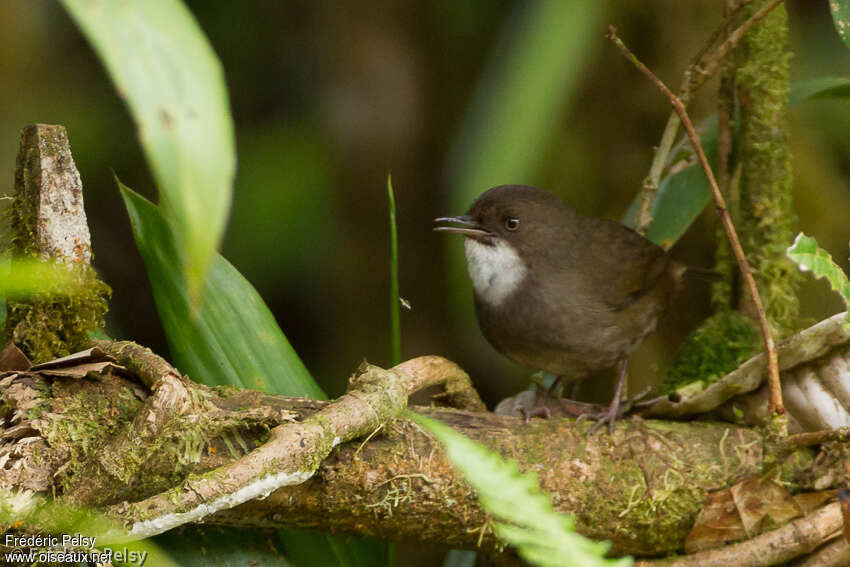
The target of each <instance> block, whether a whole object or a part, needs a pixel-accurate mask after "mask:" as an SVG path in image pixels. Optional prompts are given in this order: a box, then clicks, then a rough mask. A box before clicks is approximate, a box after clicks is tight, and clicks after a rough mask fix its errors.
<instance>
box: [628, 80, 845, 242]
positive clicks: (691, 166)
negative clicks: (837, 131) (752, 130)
mask: <svg viewBox="0 0 850 567" xmlns="http://www.w3.org/2000/svg"><path fill="white" fill-rule="evenodd" d="M847 97H850V79H845V78H843V77H819V78H817V79H809V80H806V81H798V82H796V83H794V84H793V85H792V86H791V92H790V94H789V97H788V101H789V102H788V104H789V106H793V105H795V104H799V103H800V102H803V101H806V100H814V99H823V98H847ZM698 130H699V131H700V141H701V142H702V145H703V149H704V150H705V153H706V156H707V157H708V161H709V163H711V164H712V167H714V162H715V160H716V156H717V116H716V115H713V116H711V117H710V118H708V119H706V120H705V121H704V122H703V123H702V124H701V125H700V127H699V128H698ZM670 156H671V157H670V162H669V163H668V164H667V167H668V168H670V169H676V173H674V174H672V175H668V176H667V177H665V178H663V179H662V180H661V183H659V185H658V193H657V194H656V196H655V200H654V201H653V204H652V224H651V225H650V227H649V230H647V232H646V237H647V238H648V239H649V240H651V241H653V242H655V243H656V244H661V245H665V246H672V245H673V244H674V243H675V242H676V241H677V240H679V238H680V237H681V236H682V234H684V233H685V231H686V230H687V229H688V227H689V226H691V224H693V222H694V221H695V220H696V218H697V217H698V216H699V214H700V213H701V212H702V210H703V209H704V208H705V206H706V205H708V203H709V202H710V201H711V188H710V187H709V186H708V181H707V180H706V178H705V173H704V172H703V170H702V167H701V166H700V165H699V164H698V163H696V160H695V159H694V158H693V151H692V149H691V145H690V141H689V140H687V139H686V138H683V139H682V140H681V141H680V142H679V143H678V144H677V146H676V147H675V148H674V149H673V151H671V152H670ZM688 162H690V163H688ZM639 200H640V195H637V196H635V198H634V200H633V201H632V203H631V204H630V205H629V208H628V210H627V211H626V213H625V215H623V218H622V219H621V222H622V223H623V224H625V225H627V226H634V220H635V214H636V213H637V208H638V203H639Z"/></svg>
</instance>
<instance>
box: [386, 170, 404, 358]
mask: <svg viewBox="0 0 850 567" xmlns="http://www.w3.org/2000/svg"><path fill="white" fill-rule="evenodd" d="M387 199H388V201H389V206H390V336H391V339H390V341H391V343H392V349H391V350H392V365H393V366H395V365H396V364H399V363H400V362H401V314H400V310H401V297H399V294H398V231H397V230H396V225H395V195H394V194H393V180H392V177H390V176H389V175H388V176H387Z"/></svg>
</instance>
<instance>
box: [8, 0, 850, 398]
mask: <svg viewBox="0 0 850 567" xmlns="http://www.w3.org/2000/svg"><path fill="white" fill-rule="evenodd" d="M186 3H187V5H188V7H189V8H190V10H191V11H192V12H193V13H194V15H195V16H196V18H197V19H198V21H199V23H200V26H201V27H202V29H203V30H204V31H205V33H206V34H207V36H208V37H209V39H210V42H211V43H212V45H213V47H214V48H215V50H216V52H217V54H218V56H219V57H220V58H221V60H222V63H223V66H224V69H225V73H226V77H227V84H228V88H229V91H230V97H231V107H232V111H233V114H234V117H235V121H236V129H237V130H236V133H237V153H238V170H237V178H236V189H235V194H234V205H233V210H232V214H231V220H230V226H229V228H228V231H227V235H226V237H225V242H224V247H223V254H224V255H225V257H227V258H228V259H229V260H230V261H231V262H232V263H233V264H234V265H235V266H236V267H237V268H238V269H239V270H240V271H241V272H242V273H243V274H244V275H245V276H246V277H247V278H248V279H249V280H250V281H251V282H252V283H253V284H254V285H255V286H256V287H257V289H258V290H259V292H260V293H261V295H262V296H263V297H264V298H265V300H266V302H267V303H268V304H269V306H270V307H271V309H272V310H273V312H274V313H275V315H276V317H277V319H278V321H279V323H280V325H281V327H282V328H283V330H284V331H285V333H286V334H287V336H288V338H289V339H290V341H291V342H292V344H293V346H294V347H295V349H296V350H297V351H298V353H299V354H300V355H301V357H302V358H303V359H304V361H305V363H306V364H307V367H308V368H309V369H310V370H311V371H312V372H313V374H314V376H315V377H316V379H317V380H318V381H319V383H320V384H321V385H322V386H323V387H324V388H325V390H326V391H327V392H328V393H329V394H330V395H338V394H339V393H341V392H342V390H343V389H344V384H345V380H346V379H347V377H348V376H349V374H350V373H351V372H352V371H353V370H354V369H355V368H356V366H357V365H358V363H359V362H360V361H361V360H362V359H363V358H366V359H368V360H369V361H370V362H373V363H377V364H387V363H388V362H389V359H390V340H389V317H388V313H387V301H386V298H387V295H388V291H389V279H388V276H389V264H388V254H389V240H388V233H389V232H388V227H387V202H386V193H385V189H384V188H385V181H386V175H387V172H389V171H391V172H392V175H393V184H394V187H395V191H396V200H397V206H398V213H397V214H398V223H399V247H400V258H401V261H400V278H401V285H400V288H401V295H402V296H403V297H405V298H406V299H408V300H409V301H410V303H411V304H412V306H413V309H412V311H403V312H402V354H403V358H409V357H413V356H417V355H420V354H429V353H436V354H441V355H444V356H446V357H448V358H450V359H452V360H455V361H457V362H458V363H459V364H461V366H463V367H464V368H466V369H467V370H468V371H469V372H470V374H471V375H472V377H473V380H474V381H475V382H476V384H477V386H478V387H479V389H480V390H481V392H482V395H483V396H484V398H485V400H486V401H487V402H488V404H490V405H491V406H492V405H493V404H494V403H496V402H497V401H498V400H499V399H501V398H502V397H504V396H506V395H510V394H512V393H514V392H516V391H517V390H518V389H521V388H523V387H525V384H526V381H525V377H526V376H527V374H528V371H527V370H525V369H522V368H520V367H518V366H515V365H513V364H511V363H509V362H507V361H506V360H505V359H503V358H502V357H501V356H500V355H498V354H497V353H496V352H495V351H494V350H493V349H492V348H490V347H489V345H487V343H486V342H485V341H484V339H483V338H482V337H481V336H480V333H479V332H478V330H477V328H476V327H475V324H474V319H473V311H472V302H471V286H470V284H469V281H468V279H467V278H466V276H465V274H464V273H463V271H462V270H461V267H462V265H461V263H460V262H459V259H460V250H461V243H460V239H455V238H446V237H443V236H441V235H436V234H433V233H432V232H431V219H433V218H434V217H436V216H440V215H447V214H459V213H462V212H463V211H464V210H465V208H466V207H467V206H468V204H469V203H470V202H471V200H472V199H473V197H474V196H475V195H476V194H478V193H480V192H481V191H483V190H485V189H486V188H487V187H488V186H489V185H494V184H500V183H527V184H532V185H537V186H540V187H543V188H547V189H549V190H551V191H553V192H556V193H557V194H559V195H560V196H561V197H563V198H564V199H565V200H567V201H568V202H570V203H571V204H572V205H573V206H574V207H575V208H576V209H577V210H578V211H579V212H581V213H583V214H586V215H594V216H605V217H609V218H619V217H620V216H621V215H622V213H623V212H624V211H625V209H626V207H627V206H628V203H629V202H630V201H631V199H632V198H633V196H634V194H635V193H636V191H637V189H638V188H639V187H640V184H641V181H642V179H643V177H644V176H645V175H646V173H647V171H648V168H649V164H650V161H651V159H652V147H653V145H655V144H657V143H658V140H659V138H660V135H661V131H662V129H663V126H664V123H665V121H666V119H667V116H668V114H669V112H670V106H669V104H668V103H667V102H666V100H665V99H664V98H663V97H662V96H661V95H660V94H659V93H658V92H657V91H656V89H655V88H654V87H653V86H652V85H651V84H650V83H649V82H648V81H647V80H646V79H645V78H644V77H643V76H642V75H640V74H638V73H637V72H636V71H635V70H634V69H633V68H632V66H631V65H630V64H628V63H627V62H626V61H625V60H623V59H622V57H621V56H620V55H619V53H618V52H617V51H616V50H615V49H614V48H613V47H612V46H611V45H610V44H609V43H608V42H607V40H605V38H604V29H605V25H606V24H608V23H612V24H614V25H616V26H617V27H618V29H619V31H620V34H621V36H622V37H623V38H624V40H625V41H626V42H627V43H628V44H629V45H630V46H631V47H632V49H633V50H634V51H635V52H636V53H638V54H639V56H640V57H641V58H642V59H643V60H644V61H645V62H646V63H647V64H648V65H649V66H650V67H651V68H653V69H654V70H655V71H656V72H657V73H658V74H659V75H660V76H661V77H662V78H664V79H665V80H666V81H667V82H668V83H669V84H671V85H678V84H679V81H680V77H681V73H682V71H683V70H684V67H685V65H686V64H687V62H688V60H689V59H690V58H691V56H692V55H693V54H694V53H695V52H696V51H697V49H698V48H699V47H700V46H701V45H702V42H703V41H704V40H705V39H706V38H707V37H708V35H709V34H710V33H711V31H712V30H713V28H714V27H715V26H716V25H717V23H718V22H719V21H720V12H721V6H722V2H720V1H718V0H713V1H708V0H705V1H703V0H699V1H696V0H693V1H690V2H677V1H674V0H644V1H640V2H638V1H621V2H597V1H596V0H589V1H573V2H550V3H546V4H538V3H526V2H497V1H483V0H467V1H465V2H459V3H458V2H450V1H446V0H435V1H428V2H425V1H408V2H390V1H385V0H384V1H373V2H368V3H367V2H361V3H345V4H342V3H332V2H304V1H297V2H280V3H278V2H257V1H253V2H251V1H245V2H240V3H238V4H236V3H233V2H225V1H223V0H203V1H201V0H193V1H187V2H186ZM787 5H788V9H789V14H790V24H791V36H792V49H793V51H794V53H795V57H794V60H793V66H792V74H793V77H794V78H795V79H803V78H810V77H817V76H824V75H833V76H848V77H850V54H848V52H847V50H846V48H845V47H844V46H843V45H842V44H841V42H840V40H839V38H838V36H837V35H836V34H835V32H834V30H833V26H832V22H831V19H830V16H829V13H828V8H827V2H826V0H823V1H818V2H809V1H803V0H795V1H789V2H788V3H787ZM0 69H2V81H0V189H1V190H8V189H11V185H12V180H13V172H14V163H15V155H16V152H17V144H18V134H19V131H20V129H21V128H22V127H23V126H24V125H25V124H27V123H32V122H46V123H60V124H64V125H65V126H66V127H67V128H68V133H69V136H70V140H71V146H72V149H73V151H74V156H75V159H76V162H77V166H78V168H79V169H80V172H81V175H82V178H83V184H84V187H85V196H86V209H87V212H88V215H89V223H90V226H91V229H92V239H93V248H94V253H95V256H96V258H95V265H96V267H97V268H98V269H99V270H100V272H101V273H102V274H103V277H104V278H105V280H106V281H107V282H108V283H109V284H110V285H111V286H112V287H113V290H114V294H113V303H112V311H111V314H110V316H109V332H110V333H111V334H112V335H113V336H117V337H121V338H129V339H133V340H136V341H138V342H140V343H142V344H144V345H147V346H150V347H151V348H153V349H154V350H155V351H158V352H163V353H164V352H167V347H166V344H165V340H164V337H163V333H162V329H161V327H160V324H159V322H158V320H157V317H156V310H155V308H154V304H153V298H152V296H151V292H150V286H149V284H148V282H147V276H146V274H145V271H144V267H143V265H142V262H141V259H140V257H139V254H138V252H137V251H136V247H135V245H134V243H133V239H132V234H131V230H130V225H129V221H128V219H127V215H126V212H125V210H124V206H123V204H122V202H121V198H120V196H119V193H118V190H117V188H116V186H115V183H114V180H113V178H112V173H111V171H110V170H114V171H115V172H116V173H117V174H118V175H119V176H120V177H121V179H122V180H123V181H124V182H125V183H126V184H127V185H128V186H131V187H133V188H135V189H137V190H139V191H140V192H142V193H143V194H145V195H147V196H149V197H151V198H153V197H155V194H156V193H155V187H154V185H153V180H152V178H151V175H150V173H149V171H148V170H147V166H146V164H145V162H144V159H143V156H142V153H141V149H140V147H139V143H138V141H137V138H136V135H135V132H134V129H133V125H132V123H131V120H130V117H129V114H128V111H127V109H126V108H125V106H124V104H123V103H122V101H121V100H120V99H119V97H118V95H117V94H116V92H115V90H114V88H113V87H112V85H111V84H110V82H109V80H108V79H107V76H106V73H105V71H104V70H103V68H102V67H101V65H100V64H99V63H98V61H97V60H96V58H95V56H94V54H93V52H92V50H91V48H90V47H89V45H88V44H87V43H86V41H85V40H84V39H83V38H82V36H81V35H80V32H79V31H78V30H77V29H76V27H75V26H74V25H73V24H72V23H71V21H70V20H69V18H68V16H67V15H66V14H65V12H64V11H63V10H62V9H61V8H60V6H59V5H58V4H57V3H55V2H53V1H49V0H27V1H9V2H3V3H0ZM715 92H716V81H715V82H712V83H710V84H708V85H707V86H705V87H704V88H703V89H702V90H701V91H700V93H699V95H698V96H697V97H696V100H695V102H694V105H693V111H692V114H693V116H694V117H695V118H696V119H700V118H704V117H705V116H707V115H708V114H710V113H711V112H713V106H712V105H713V101H714V94H715ZM791 119H792V121H791V123H792V144H793V147H792V150H793V153H794V169H795V179H796V181H795V195H794V198H795V200H796V207H797V211H798V215H799V219H798V227H799V229H801V230H805V231H806V232H807V233H808V234H811V235H813V236H815V237H816V238H817V239H818V241H819V242H820V243H821V244H822V245H823V246H824V247H826V248H827V249H829V250H830V251H831V252H832V253H833V256H835V257H836V259H837V260H839V261H840V262H841V263H842V265H843V266H844V267H845V268H847V261H846V256H847V251H848V250H847V240H848V233H849V232H850V231H848V222H847V219H848V218H850V179H849V178H850V144H848V143H847V142H848V141H850V107H848V106H847V104H846V103H842V102H836V101H817V102H810V103H806V104H804V105H801V106H799V107H797V108H795V109H794V110H793V112H792V114H791ZM715 222H716V219H715V218H714V214H713V211H711V210H708V211H706V212H705V213H704V214H703V215H702V217H701V218H700V219H699V221H698V222H697V223H695V224H694V226H693V227H692V228H691V229H690V230H689V231H688V233H687V234H686V235H685V236H684V238H683V239H682V240H681V241H680V243H679V244H677V245H676V247H674V249H673V254H674V256H675V257H677V258H678V259H680V260H683V261H685V262H687V263H690V264H694V265H698V266H711V265H712V249H713V238H714V228H715ZM789 244H790V243H789ZM708 292H709V288H708V285H707V284H705V283H703V282H699V281H696V282H692V283H691V285H690V286H689V287H688V289H687V290H686V292H685V293H684V294H683V295H682V296H681V297H680V298H679V299H678V300H677V302H676V304H675V305H674V307H673V309H672V310H671V313H670V315H669V316H668V317H667V318H666V319H665V320H664V321H663V322H662V325H661V327H660V330H659V332H658V333H656V334H655V335H654V336H653V337H652V338H651V339H650V340H648V341H647V342H646V343H645V345H644V346H643V347H642V348H641V350H640V351H639V352H638V354H637V355H636V356H635V359H634V361H633V364H632V366H631V368H632V375H633V376H634V377H635V379H636V380H637V381H639V382H648V381H654V380H655V377H656V376H658V375H659V374H660V372H662V371H663V369H664V368H665V366H666V365H667V363H668V361H669V360H670V357H671V355H672V353H673V352H675V348H676V346H677V345H678V343H679V341H680V340H681V338H682V337H683V336H684V334H685V333H687V332H688V330H690V329H691V328H693V327H694V326H695V325H696V324H697V323H698V322H699V321H700V320H701V319H702V318H703V317H704V316H706V315H707V314H708V307H709V303H708ZM801 293H802V304H803V305H802V307H803V315H804V316H807V317H811V318H813V319H820V318H823V317H824V316H827V315H829V314H832V313H834V312H837V311H839V310H840V309H841V307H840V300H838V299H837V298H833V297H832V294H830V293H829V292H828V291H827V288H826V287H825V285H824V284H823V283H822V282H810V281H807V283H805V284H804V287H803V288H802V290H801ZM600 395H601V396H602V397H605V395H607V393H605V392H604V389H603V393H602V394H600Z"/></svg>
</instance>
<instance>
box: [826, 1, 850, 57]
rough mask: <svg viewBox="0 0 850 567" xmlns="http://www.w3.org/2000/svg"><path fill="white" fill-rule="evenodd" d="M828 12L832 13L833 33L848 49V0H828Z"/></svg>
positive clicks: (849, 10) (849, 36) (849, 4)
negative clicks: (836, 33) (836, 34)
mask: <svg viewBox="0 0 850 567" xmlns="http://www.w3.org/2000/svg"><path fill="white" fill-rule="evenodd" d="M829 11H830V12H832V21H833V23H834V24H835V31H837V32H838V35H839V37H841V41H843V42H844V45H845V46H847V48H848V49H850V0H829Z"/></svg>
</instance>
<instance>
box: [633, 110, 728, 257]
mask: <svg viewBox="0 0 850 567" xmlns="http://www.w3.org/2000/svg"><path fill="white" fill-rule="evenodd" d="M698 130H699V131H700V132H702V134H700V142H701V143H702V146H703V149H704V150H705V155H706V157H707V158H708V162H709V163H710V164H711V165H712V167H714V162H715V161H716V159H717V118H716V117H712V118H709V119H708V120H706V121H705V122H704V123H703V124H701V125H700V127H699V129H698ZM670 155H671V156H673V158H672V161H671V166H672V165H677V164H680V165H684V163H685V162H686V161H687V160H690V159H691V146H690V141H688V140H687V139H683V140H682V141H681V142H680V143H679V144H677V145H676V146H675V147H674V148H673V151H671V152H670ZM709 201H711V188H710V187H709V186H708V180H707V179H706V177H705V172H704V171H703V170H702V167H700V166H699V164H696V163H693V164H689V165H687V166H685V167H683V168H682V169H681V170H679V171H678V172H677V173H675V174H673V175H668V176H667V177H665V178H663V179H662V180H661V183H659V184H658V193H656V195H655V200H654V201H653V202H652V224H650V225H649V229H648V230H647V231H646V237H647V238H648V239H649V240H651V241H653V242H655V243H656V244H660V245H662V246H665V247H670V246H672V245H673V244H675V242H676V241H677V240H678V239H679V237H680V236H682V234H684V232H685V231H686V230H687V229H688V227H689V226H691V224H692V223H693V222H694V220H696V218H697V216H699V214H700V213H701V212H702V210H703V209H704V208H705V206H706V205H707V204H708V203H709ZM639 202H640V195H638V196H636V197H635V198H634V200H633V201H632V203H631V205H629V208H628V210H627V211H626V214H625V215H624V216H623V218H622V222H623V224H625V225H626V226H634V222H635V216H636V214H637V209H638V204H639Z"/></svg>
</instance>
